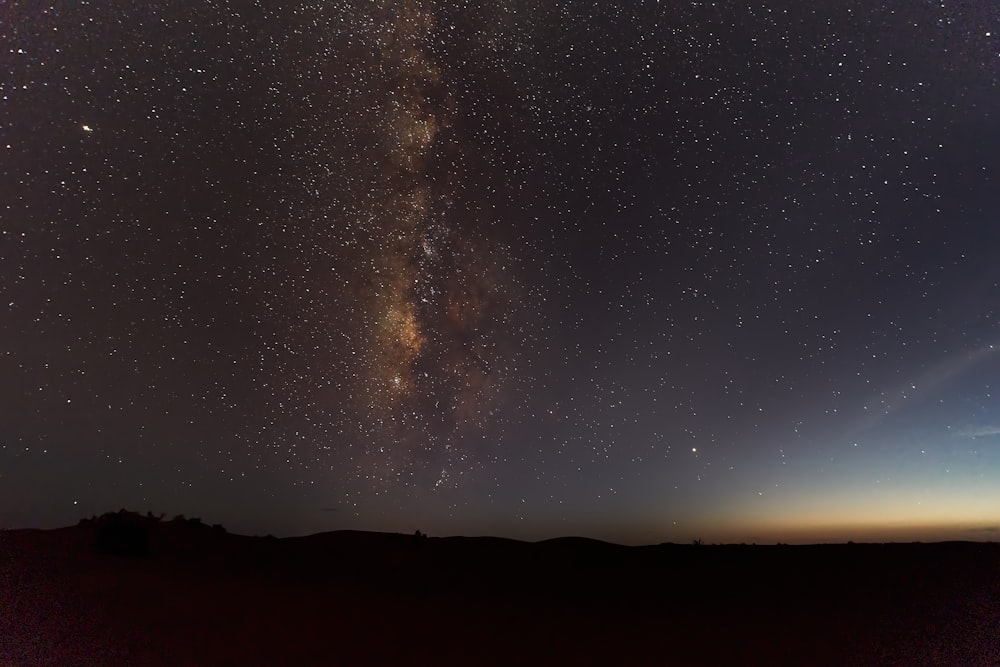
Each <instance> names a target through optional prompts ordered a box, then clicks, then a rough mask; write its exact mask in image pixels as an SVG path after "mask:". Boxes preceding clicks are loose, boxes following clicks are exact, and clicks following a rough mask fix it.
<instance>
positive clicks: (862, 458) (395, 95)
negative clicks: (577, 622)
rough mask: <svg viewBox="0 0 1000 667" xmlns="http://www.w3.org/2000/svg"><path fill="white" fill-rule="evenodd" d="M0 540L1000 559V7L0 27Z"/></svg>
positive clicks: (20, 21)
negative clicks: (453, 542) (961, 553)
mask: <svg viewBox="0 0 1000 667" xmlns="http://www.w3.org/2000/svg"><path fill="white" fill-rule="evenodd" d="M0 72H2V73H3V76H2V78H0V526H2V527H7V528H14V527H55V526H60V525H68V524H72V523H75V522H76V521H77V520H78V519H79V518H81V517H83V516H90V515H92V514H100V513H103V512H105V511H109V510H116V509H118V508H120V507H127V508H129V509H133V510H138V511H146V510H153V511H156V512H166V513H167V514H168V515H173V514H180V513H184V514H186V515H188V516H198V517H203V518H204V519H205V520H206V521H208V522H211V523H216V522H218V523H223V524H225V525H226V526H227V528H229V529H230V530H233V531H236V532H244V533H249V534H265V533H273V534H275V535H295V534H305V533H311V532H318V531H323V530H335V529H344V528H351V529H368V530H399V531H403V532H413V531H414V530H416V529H420V530H423V531H424V532H428V533H430V534H432V535H435V534H438V535H447V534H494V535H503V536H509V537H517V538H524V539H542V538H546V537H553V536H559V535H569V534H575V535H585V536H590V537H597V538H603V539H608V540H613V541H618V542H624V543H655V542H662V541H680V542H687V541H690V540H692V539H695V538H699V539H704V540H706V541H735V542H741V541H746V542H750V541H774V540H782V541H791V542H796V541H806V542H808V541H825V540H841V541H842V540H846V539H872V540H882V539H924V540H928V539H945V538H948V539H955V538H957V539H996V538H1000V393H998V392H1000V386H998V382H1000V311H998V308H1000V259H998V258H1000V9H998V7H997V5H996V4H995V3H993V2H991V1H989V0H955V1H952V0H946V1H944V2H940V1H934V2H930V1H927V0H919V1H913V0H905V1H904V0H895V1H892V0H890V1H884V2H883V1H872V2H865V1H862V0H847V1H846V2H842V1H839V0H838V1H837V2H833V1H824V2H816V3H802V2H795V1H792V0H771V1H768V0H764V1H761V0H752V1H751V2H672V1H667V0H663V1H662V2H653V1H651V0H635V1H634V2H623V3H609V2H605V1H604V0H589V1H588V0H573V1H572V2H570V1H561V2H556V1H553V2H548V1H546V2H538V1H537V0H504V1H503V2H475V1H471V0H470V1H463V0H439V1H436V2H435V1H432V0H370V1H369V0H364V1H362V0H350V1H348V0H344V1H342V0H328V1H326V2H319V1H317V0H312V1H310V2H304V1H300V0H292V1H291V2H282V3H276V2H274V3H265V2H259V1H258V2H254V1H250V0H246V1H237V0H229V1H227V0H206V1H204V2H168V1H153V2H146V1H145V0H144V1H143V2H139V1H138V0H109V1H107V2H88V1H86V0H81V1H79V2H64V3H49V2H38V1H36V0H7V1H5V2H3V3H0Z"/></svg>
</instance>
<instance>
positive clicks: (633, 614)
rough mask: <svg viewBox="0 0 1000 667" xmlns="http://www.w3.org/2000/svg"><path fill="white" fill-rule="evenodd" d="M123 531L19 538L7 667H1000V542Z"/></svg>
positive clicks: (13, 561)
mask: <svg viewBox="0 0 1000 667" xmlns="http://www.w3.org/2000/svg"><path fill="white" fill-rule="evenodd" d="M119 528H120V526H119ZM102 530H104V529H102V528H101V526H100V525H88V526H80V527H74V528H67V529H62V530H55V531H7V532H0V667H9V666H11V665H17V666H28V665H60V666H62V665H67V666H68V665H170V666H178V665H779V664H795V665H963V666H964V665H1000V545H997V544H982V543H944V544H888V545H840V546H815V547H799V546H791V547H789V546H756V547H755V546H725V547H716V546H694V545H660V546H654V547H619V546H615V545H609V544H605V543H601V542H593V541H589V540H577V539H565V540H552V541H549V542H542V543H536V544H529V543H523V542H514V541H508V540H499V539H492V538H444V539H437V538H419V537H413V536H404V535H387V534H376V533H327V534H322V535H316V536H312V537H308V538H297V539H283V540H275V539H273V538H272V539H267V538H248V537H241V536H234V535H226V534H224V533H222V532H221V531H218V530H215V531H213V530H212V529H210V528H207V527H204V526H200V525H196V526H190V525H187V524H178V522H164V523H162V524H155V525H150V526H148V527H143V528H141V530H139V531H138V532H137V531H136V530H134V529H133V528H127V530H126V533H125V535H124V537H123V536H122V535H121V534H112V535H111V536H110V538H109V537H108V534H107V531H104V532H102ZM98 547H99V548H98Z"/></svg>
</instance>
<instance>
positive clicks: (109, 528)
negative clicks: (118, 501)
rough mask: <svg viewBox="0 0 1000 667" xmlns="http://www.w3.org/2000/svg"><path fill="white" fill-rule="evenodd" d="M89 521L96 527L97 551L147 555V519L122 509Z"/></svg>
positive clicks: (122, 554) (135, 555)
mask: <svg viewBox="0 0 1000 667" xmlns="http://www.w3.org/2000/svg"><path fill="white" fill-rule="evenodd" d="M91 523H92V524H94V525H95V526H96V528H97V533H96V546H97V550H98V552H100V553H103V554H111V555H115V556H132V557H140V556H147V555H149V520H148V519H145V518H143V517H141V516H139V515H138V514H135V513H134V512H128V511H126V510H124V509H123V510H120V511H119V512H112V513H108V514H104V515H102V516H101V517H98V518H96V519H91Z"/></svg>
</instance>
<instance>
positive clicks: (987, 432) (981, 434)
mask: <svg viewBox="0 0 1000 667" xmlns="http://www.w3.org/2000/svg"><path fill="white" fill-rule="evenodd" d="M956 435H958V436H959V437H962V438H985V437H988V436H991V435H1000V426H977V427H973V428H967V429H964V430H961V431H959V432H958V433H957V434H956Z"/></svg>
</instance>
